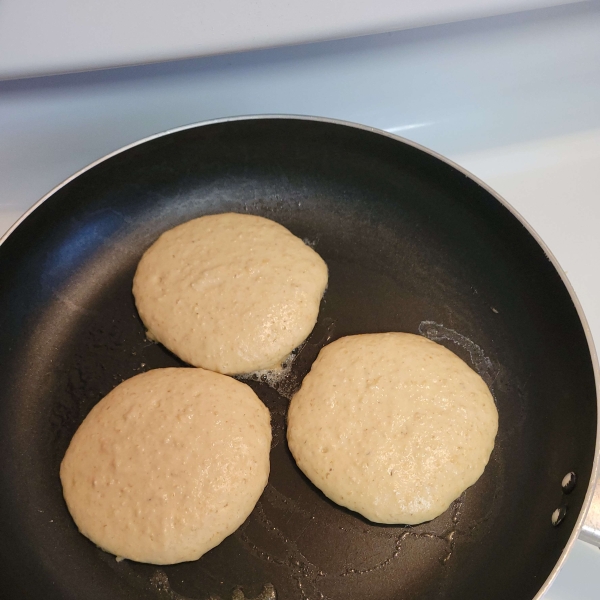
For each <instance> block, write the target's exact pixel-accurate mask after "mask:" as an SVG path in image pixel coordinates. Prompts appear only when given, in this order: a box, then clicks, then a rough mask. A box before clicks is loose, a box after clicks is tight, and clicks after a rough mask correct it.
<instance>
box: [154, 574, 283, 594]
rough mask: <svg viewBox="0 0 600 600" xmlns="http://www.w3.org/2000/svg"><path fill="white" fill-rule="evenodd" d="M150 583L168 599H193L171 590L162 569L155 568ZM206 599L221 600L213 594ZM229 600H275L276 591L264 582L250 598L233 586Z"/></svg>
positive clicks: (239, 588) (240, 589)
mask: <svg viewBox="0 0 600 600" xmlns="http://www.w3.org/2000/svg"><path fill="white" fill-rule="evenodd" d="M150 583H151V584H152V586H153V587H154V588H156V589H157V590H158V591H159V592H161V594H162V595H164V596H166V597H167V598H169V600H193V599H192V598H188V597H187V596H182V595H181V594H178V593H177V592H175V591H173V589H172V588H171V584H170V582H169V578H168V577H167V574H166V573H165V572H164V571H163V570H162V569H157V570H156V571H155V572H154V575H152V577H151V578H150ZM208 600H223V599H222V598H221V597H220V596H215V595H214V594H213V595H211V596H209V597H208ZM231 600H277V593H276V592H275V588H274V587H273V585H272V584H271V583H265V585H264V586H263V589H262V592H261V593H260V594H259V595H258V596H254V597H253V598H250V597H248V596H246V595H245V594H244V590H243V589H242V588H241V587H239V586H238V587H236V588H234V590H233V592H232V593H231Z"/></svg>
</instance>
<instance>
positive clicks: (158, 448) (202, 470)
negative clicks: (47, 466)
mask: <svg viewBox="0 0 600 600" xmlns="http://www.w3.org/2000/svg"><path fill="white" fill-rule="evenodd" d="M270 444H271V426H270V415H269V411H268V410H267V408H266V407H265V406H264V404H263V403H262V402H261V401H260V400H259V399H258V398H257V396H256V395H255V394H254V392H253V391H252V390H251V389H250V388H249V387H248V386H247V385H245V384H243V383H240V382H238V381H236V380H234V379H232V378H230V377H227V376H225V375H219V374H217V373H213V372H210V371H205V370H204V369H191V368H186V369H173V368H171V369H156V370H154V371H149V372H147V373H143V374H140V375H137V376H135V377H132V378H131V379H128V380H126V381H125V382H123V383H121V384H120V385H119V386H117V387H116V388H115V389H114V390H112V392H110V393H109V394H108V395H107V396H106V397H105V398H104V399H102V400H101V401H100V402H99V403H98V404H97V405H96V406H95V407H94V408H93V409H92V410H91V412H90V413H89V415H88V416H87V417H86V418H85V420H84V421H83V423H82V424H81V426H80V427H79V429H78V430H77V432H76V433H75V435H74V436H73V439H72V441H71V444H70V445H69V448H68V450H67V452H66V454H65V457H64V459H63V461H62V464H61V467H60V478H61V482H62V485H63V494H64V497H65V500H66V503H67V506H68V508H69V511H70V513H71V515H72V517H73V519H74V521H75V523H76V525H77V527H78V528H79V531H80V532H81V533H82V534H83V535H85V536H86V537H88V538H89V539H90V540H92V541H93V542H94V543H95V544H96V545H98V546H99V547H100V548H102V549H103V550H106V551H107V552H111V553H112V554H115V555H117V556H118V557H124V558H129V559H131V560H135V561H139V562H147V563H153V564H157V565H165V564H172V563H178V562H182V561H190V560H195V559H197V558H199V557H200V556H202V555H203V554H204V553H206V552H208V551H209V550H210V549H211V548H213V547H215V546H216V545H217V544H219V543H220V542H221V541H222V540H223V539H224V538H225V537H227V536H228V535H230V534H231V533H233V532H234V531H235V530H236V529H237V528H238V527H239V526H240V525H241V524H242V523H243V522H244V521H245V519H246V518H247V517H248V515H249V514H250V513H251V512H252V509H253V508H254V506H255V504H256V502H257V501H258V499H259V497H260V495H261V493H262V491H263V489H264V488H265V485H266V484H267V478H268V475H269V451H270Z"/></svg>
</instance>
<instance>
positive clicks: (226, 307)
mask: <svg viewBox="0 0 600 600" xmlns="http://www.w3.org/2000/svg"><path fill="white" fill-rule="evenodd" d="M326 286H327V265H326V264H325V263H324V262H323V260H322V259H321V257H320V256H319V255H318V254H317V253H316V252H315V251H314V250H313V249H312V248H310V247H309V246H307V245H306V244H305V243H304V242H303V241H302V240H301V239H299V238H297V237H296V236H294V235H293V234H292V233H290V232H289V231H288V230H287V229H286V228H285V227H283V226H281V225H279V224H278V223H275V222H274V221H271V220H269V219H264V218H262V217H256V216H252V215H241V214H236V213H225V214H219V215H210V216H205V217H200V218H199V219H194V220H192V221H188V222H187V223H184V224H183V225H179V226H178V227H175V228H174V229H171V230H169V231H167V232H166V233H163V234H162V235H161V236H160V238H158V240H157V241H156V242H155V243H154V244H153V245H152V246H151V247H150V248H149V249H148V250H147V251H146V253H145V254H144V256H143V257H142V259H141V261H140V263H139V265H138V268H137V272H136V274H135V278H134V280H133V294H134V296H135V302H136V306H137V309H138V311H139V314H140V316H141V318H142V321H143V322H144V324H145V326H146V327H147V329H148V333H149V336H150V337H152V338H154V339H156V340H158V341H159V342H161V343H162V344H164V345H165V346H166V347H167V348H168V349H169V350H171V351H172V352H174V353H175V354H176V355H177V356H179V357H180V358H182V359H183V360H185V361H186V362H188V363H190V364H192V365H195V366H197V367H203V368H205V369H210V370H212V371H217V372H219V373H227V374H230V375H234V374H241V373H250V372H252V371H257V370H262V369H269V368H277V367H278V366H279V365H280V364H281V362H282V361H283V360H284V359H285V358H286V357H287V355H288V354H289V353H290V352H291V351H292V350H293V349H294V348H296V347H297V346H298V345H299V344H300V343H302V342H303V341H304V340H305V339H306V338H307V337H308V335H309V334H310V332H311V331H312V329H313V327H314V325H315V323H316V320H317V315H318V313H319V304H320V302H321V297H322V296H323V292H324V291H325V288H326Z"/></svg>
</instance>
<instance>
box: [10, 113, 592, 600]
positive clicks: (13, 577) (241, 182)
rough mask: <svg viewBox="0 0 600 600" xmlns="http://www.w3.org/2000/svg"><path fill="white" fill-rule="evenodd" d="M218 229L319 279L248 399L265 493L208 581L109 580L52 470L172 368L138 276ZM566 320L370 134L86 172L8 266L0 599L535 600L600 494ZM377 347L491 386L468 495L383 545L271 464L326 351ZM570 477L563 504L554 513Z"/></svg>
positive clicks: (183, 574) (166, 155) (434, 162)
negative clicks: (139, 378) (458, 364)
mask: <svg viewBox="0 0 600 600" xmlns="http://www.w3.org/2000/svg"><path fill="white" fill-rule="evenodd" d="M226 211H235V212H247V213H251V214H258V215H262V216H265V217H268V218H271V219H274V220H275V221H278V222H279V223H281V224H283V225H285V226H286V227H288V228H289V229H290V230H291V231H292V232H293V233H295V234H296V235H298V236H300V237H302V238H305V239H306V240H307V241H308V242H309V243H311V244H313V245H314V247H315V248H316V250H317V251H318V252H319V253H320V254H321V256H322V257H323V258H324V259H325V261H326V262H327V264H328V266H329V270H330V279H329V287H328V290H327V292H326V294H325V297H324V299H323V302H322V305H321V312H320V315H319V320H318V323H317V325H316V327H315V330H314V331H313V333H312V335H311V336H310V338H309V339H308V342H307V343H306V345H305V346H303V347H302V348H301V349H300V350H299V351H298V353H297V356H296V359H295V361H294V364H293V367H292V369H291V372H290V374H289V375H288V376H287V378H286V379H284V380H283V381H281V382H279V383H273V382H269V381H263V380H261V379H258V380H257V379H249V380H247V381H248V382H249V384H250V385H251V386H252V388H253V389H254V390H255V391H256V392H257V394H258V395H259V397H260V398H261V399H262V400H263V401H264V402H265V403H266V405H267V406H268V407H269V409H270V410H271V413H272V419H273V427H274V440H273V449H272V456H271V461H272V462H271V476H270V482H269V485H268V487H267V489H266V490H265V493H264V494H263V496H262V498H261V500H260V501H259V503H258V505H257V507H256V509H255V510H254V512H253V513H252V515H251V516H250V517H249V519H248V520H247V522H246V523H245V524H244V525H243V526H242V527H241V529H240V530H239V531H238V532H236V533H235V534H234V535H232V536H230V537H229V538H227V539H226V540H225V541H224V542H223V543H222V544H221V545H220V546H218V547H217V548H215V549H214V550H212V551H211V552H209V553H208V554H206V555H205V556H204V557H202V558H201V559H200V560H198V561H196V562H191V563H183V564H179V565H173V566H165V567H160V568H159V567H156V566H152V565H146V564H137V563H132V562H130V561H122V562H117V561H116V560H115V558H114V557H113V556H111V555H109V554H106V553H104V552H102V551H101V550H99V549H98V548H96V547H95V546H94V544H92V543H91V542H90V541H88V540H87V539H86V538H84V537H83V536H82V535H80V534H79V533H78V532H77V529H76V527H75V525H74V523H73V522H72V520H71V518H70V516H69V514H68V511H67V509H66V506H65V504H64V501H63V498H62V492H61V486H60V481H59V477H58V469H59V464H60V461H61V459H62V457H63V455H64V452H65V450H66V448H67V446H68V444H69V441H70V439H71V437H72V435H73V433H74V432H75V430H76V429H77V427H78V426H79V424H80V423H81V421H82V420H83V418H84V417H85V415H86V414H87V413H88V412H89V410H90V409H91V408H92V406H94V404H95V403H96V402H98V401H99V400H100V399H101V398H102V397H103V396H104V395H105V394H106V393H107V392H109V391H110V390H111V389H112V388H113V387H115V385H117V384H118V383H119V382H121V381H122V380H124V379H126V378H128V377H131V376H133V375H135V374H136V373H139V372H141V371H144V370H148V369H153V368H157V367H166V366H184V365H183V364H182V363H181V362H180V361H179V360H178V359H177V358H176V357H175V356H173V355H172V354H170V353H169V352H168V351H166V350H165V349H164V348H163V347H162V346H159V345H157V344H154V343H151V342H149V341H148V340H146V338H145V335H144V329H143V326H142V324H141V322H140V320H139V317H138V315H137V313H136V310H135V306H134V302H133V298H132V294H131V281H132V277H133V273H134V271H135V267H136V264H137V262H138V260H139V258H140V257H141V255H142V253H143V251H144V250H145V249H146V248H147V247H148V246H149V245H150V244H151V243H152V242H153V241H154V240H155V239H156V238H157V236H158V235H159V234H160V233H161V232H163V231H165V230H166V229H168V228H170V227H173V226H174V225H176V224H178V223H181V222H183V221H186V220H188V219H191V218H193V217H197V216H200V215H204V214H210V213H220V212H226ZM574 302H575V301H574V297H573V295H572V293H570V289H569V288H568V284H566V282H565V280H564V279H563V277H562V276H561V274H560V272H559V271H558V270H557V266H556V264H555V263H554V262H553V260H552V259H551V258H549V256H548V255H547V251H546V250H545V249H544V247H543V245H541V242H540V241H539V239H536V237H535V235H534V234H533V233H532V231H531V230H530V229H529V228H528V226H527V225H526V224H525V223H524V222H523V220H522V219H520V218H519V217H518V215H516V214H515V213H514V211H512V209H510V208H509V207H508V206H507V205H506V204H505V203H504V202H503V201H501V199H500V198H499V197H498V196H496V195H494V194H493V193H492V192H491V191H490V190H489V189H487V188H486V187H485V186H484V185H483V184H482V183H481V182H478V181H476V180H475V179H474V178H472V177H471V176H469V175H468V174H466V173H465V172H464V171H461V170H460V169H458V168H457V167H456V166H454V165H452V164H450V163H448V162H447V161H445V160H443V159H441V157H439V156H436V155H435V154H433V153H431V152H429V151H426V150H425V149H423V148H420V147H418V146H416V145H415V144H412V143H410V142H406V141H402V140H400V139H399V138H396V137H394V136H390V135H387V134H384V133H382V132H377V131H374V130H371V129H368V128H365V127H359V126H350V125H349V124H342V123H337V122H332V121H327V120H324V119H305V118H289V117H288V118H282V117H270V118H250V119H233V120H227V121H222V122H214V123H208V124H203V125H202V126H192V127H188V128H183V129H180V130H177V131H174V132H168V133H166V134H162V135H159V136H155V137H153V138H150V139H148V140H145V141H144V142H143V143H139V144H134V145H132V146H130V147H128V148H126V149H124V150H121V151H119V152H116V153H114V154H112V155H110V156H108V157H107V158H105V159H103V160H101V161H98V162H97V163H95V164H94V165H92V166H91V167H89V168H87V169H85V170H84V171H82V172H81V173H79V174H77V175H76V176H74V177H73V178H71V179H70V180H68V181H67V182H66V183H64V184H63V185H61V186H59V187H58V188H57V189H56V190H54V191H53V192H52V193H51V194H49V195H48V196H47V197H46V198H45V199H44V200H43V201H42V202H40V203H39V204H38V205H37V206H36V207H35V209H34V210H32V211H31V212H30V213H29V214H28V216H27V217H26V218H25V219H24V220H22V221H21V222H20V223H19V224H18V226H16V227H15V228H14V229H13V231H12V233H11V234H10V235H9V236H8V237H7V238H6V239H5V240H4V242H3V244H2V246H1V247H0V331H1V340H0V365H1V367H0V368H1V375H0V444H1V447H0V450H1V454H0V460H1V467H2V471H1V472H2V481H1V487H0V551H1V563H0V564H1V570H2V578H1V586H0V596H2V597H5V598H34V599H37V598H40V599H41V598H43V599H44V600H54V599H61V600H66V599H77V600H81V599H82V598H85V599H87V600H100V599H110V600H121V599H127V600H137V599H140V600H141V599H150V598H158V599H161V598H164V599H171V600H189V599H198V600H200V599H202V600H207V599H208V598H211V599H216V598H220V599H222V600H230V599H232V598H233V599H234V600H239V599H242V598H246V599H251V598H252V599H261V600H268V599H271V598H275V595H276V596H277V598H279V599H280V600H302V599H311V600H313V599H315V600H316V599H320V598H324V599H330V600H354V599H356V600H367V599H372V600H392V599H394V600H399V599H407V600H408V599H413V598H419V599H425V598H445V599H461V600H466V599H477V600H480V599H482V598H486V599H487V600H496V599H497V600H506V599H507V598H511V600H519V599H523V600H531V599H532V598H534V597H535V596H536V594H541V593H542V592H543V589H544V588H545V586H547V582H548V581H550V580H551V578H552V577H553V575H554V574H555V573H556V570H557V568H558V567H559V566H560V563H561V561H562V559H564V556H565V555H566V553H567V552H568V549H569V547H570V545H571V544H572V543H573V541H574V539H575V537H576V535H577V533H578V531H579V529H580V527H581V523H582V520H583V513H584V512H585V509H586V508H587V505H588V504H589V500H590V497H591V490H592V488H593V479H594V475H595V445H596V430H597V404H596V387H595V365H594V359H593V358H592V357H593V351H592V350H591V342H590V339H589V332H587V330H586V328H585V326H584V325H583V323H582V316H581V314H580V311H579V310H578V308H577V306H576V304H575V303H574ZM384 331H407V332H412V333H420V334H422V335H426V336H427V337H429V338H430V339H433V340H436V341H438V342H440V343H442V344H444V345H446V346H447V347H449V348H450V349H451V350H453V351H454V352H456V353H457V354H458V355H459V356H461V357H462V358H463V359H464V360H466V361H467V363H469V364H470V365H472V366H473V368H475V369H476V370H477V371H478V372H479V373H480V374H481V375H482V377H483V378H484V379H485V381H486V382H487V384H488V385H489V386H490V388H491V390H492V392H493V394H494V398H495V400H496V402H497V405H498V411H499V415H500V428H499V433H498V437H497V441H496V446H495V449H494V452H493V454H492V457H491V460H490V463H489V464H488V466H487V468H486V470H485V473H484V474H483V476H482V477H481V479H480V480H479V481H478V482H477V483H476V484H475V485H474V486H473V487H471V488H470V489H468V490H467V491H466V492H465V493H464V494H463V495H462V496H461V497H460V498H459V499H458V500H457V501H456V502H454V503H453V504H452V506H451V507H450V508H449V509H448V511H446V513H444V514H443V515H442V516H440V517H439V518H437V519H435V520H433V521H431V522H429V523H424V524H422V525H418V526H414V527H408V526H382V525H375V524H372V523H369V522H368V521H366V520H364V519H362V518H361V517H360V516H358V515H357V514H355V513H352V512H350V511H346V510H344V509H342V508H340V507H338V506H336V505H334V504H332V503H331V502H330V501H328V500H327V499H326V498H325V497H324V496H323V495H322V494H321V493H320V492H319V491H318V490H317V489H315V488H314V487H313V486H312V485H311V484H310V483H309V482H308V480H307V479H306V478H305V477H304V476H303V475H302V474H301V473H300V471H299V470H298V469H297V468H296V466H295V464H294V462H293V460H292V458H291V456H290V453H289V450H288V448H287V445H286V443H285V413H286V409H287V405H288V401H289V398H290V396H291V395H292V394H293V392H294V391H295V389H297V387H298V386H299V384H300V382H301V380H302V378H303V376H304V375H305V374H306V373H307V372H308V370H309V368H310V365H311V363H312V361H313V360H314V359H315V357H316V355H317V353H318V351H319V350H320V348H321V347H322V346H323V345H324V344H326V343H327V342H328V341H330V340H333V339H335V338H338V337H340V336H343V335H348V334H356V333H364V332H384ZM570 472H574V473H575V474H576V485H575V487H574V489H572V491H570V493H566V492H565V490H564V489H563V487H562V486H561V482H562V480H563V478H564V477H565V475H566V474H568V473H570ZM570 487H572V486H570ZM570 487H569V488H567V490H569V489H570ZM557 509H559V510H558V512H556V511H557ZM553 513H554V514H555V517H556V516H557V515H558V517H559V519H558V521H559V523H558V524H557V525H554V524H553V522H552V515H553ZM556 520H557V519H556V518H555V521H556Z"/></svg>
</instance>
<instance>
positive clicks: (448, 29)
mask: <svg viewBox="0 0 600 600" xmlns="http://www.w3.org/2000/svg"><path fill="white" fill-rule="evenodd" d="M0 14H1V13H0ZM598 107H600V2H589V3H583V4H573V5H571V6H568V7H558V8H553V9H546V10H541V11H534V12H530V13H522V14H521V15H510V16H505V17H495V18H489V19H480V20H476V21H470V22H465V23H455V24H449V25H444V26H435V27H426V28H422V29H414V30H411V31H405V32H399V33H392V34H382V35H377V36H370V37H365V38H360V39H355V40H346V41H338V42H328V43H319V44H311V45H307V46H298V47H295V48H285V49H283V48H282V49H277V50H267V51H259V52H252V53H245V54H238V55H230V56H221V57H213V58H205V59H196V60H189V61H182V62H175V63H170V64H163V65H154V66H143V67H136V68H125V69H120V70H112V71H104V72H95V73H82V74H79V75H65V76H55V77H49V78H38V79H30V80H22V81H6V82H1V81H0V233H1V232H3V231H4V230H6V229H7V228H8V227H9V226H10V225H11V223H12V222H14V221H15V220H16V219H17V218H18V217H19V216H20V215H21V214H22V213H23V212H24V211H25V210H27V208H29V206H31V205H32V204H33V203H34V202H35V201H36V200H37V199H38V198H39V197H41V196H42V195H44V194H45V193H46V192H47V191H49V190H50V189H51V188H52V187H54V186H55V185H57V184H58V183H60V182H61V181H62V180H63V179H65V178H66V177H68V176H69V175H71V174H72V173H74V172H76V171H78V170H79V169H81V168H82V167H84V166H85V165H87V164H88V163H90V162H92V161H94V160H96V159H97V158H100V157H101V156H103V155H105V154H106V153H108V152H111V151H113V150H115V149H117V148H119V147H121V146H123V145H125V144H128V143H131V142H133V141H135V140H137V139H140V138H143V137H146V136H148V135H151V134H153V133H156V132H159V131H163V130H167V129H170V128H174V127H177V126H180V125H184V124H187V123H192V122H196V121H201V120H206V119H212V118H218V117H225V116H234V115H241V114H274V113H288V114H312V115H320V116H327V117H334V118H340V119H345V120H350V121H356V122H360V123H364V124H368V125H372V126H374V127H379V128H381V129H386V130H388V131H392V132H395V133H398V134H400V135H403V136H405V137H408V138H410V139H413V140H415V141H417V142H419V143H422V144H424V145H426V146H428V147H430V148H432V149H434V150H436V151H438V152H440V153H442V154H444V155H446V156H448V157H449V158H451V159H453V160H454V161H456V162H458V163H459V164H461V165H463V166H464V167H466V168H467V169H469V170H470V171H472V172H473V173H475V174H476V175H478V176H479V177H480V178H481V179H483V180H484V181H486V182H487V183H488V184H490V185H491V186H492V187H493V188H494V189H496V190H497V191H498V192H499V193H500V194H502V195H503V196H504V197H505V198H506V199H507V200H508V201H509V202H510V203H511V204H512V205H513V206H514V207H515V208H516V209H517V210H518V211H519V212H520V213H521V214H522V215H523V216H524V217H525V218H526V219H527V220H528V221H529V223H530V224H531V225H532V226H533V227H534V228H535V229H536V230H537V231H538V233H539V234H540V235H541V237H542V238H543V239H544V241H545V242H546V243H547V245H548V246H549V247H550V249H551V250H552V252H553V253H554V254H555V255H556V257H557V259H558V261H559V262H560V264H561V265H562V266H563V268H564V269H565V270H566V271H567V274H568V277H569V279H570V280H571V282H572V284H573V286H574V288H575V291H576V293H577V295H578V297H579V299H580V301H581V304H582V305H583V308H584V311H585V313H586V315H587V318H588V321H589V323H590V326H591V330H592V333H593V336H594V338H595V340H596V344H597V345H599V346H600V279H599V278H598V277H597V276H596V265H597V263H599V262H600V235H599V234H598V231H600V196H599V191H598V190H600V110H599V109H598ZM598 597H600V550H598V549H597V548H594V547H592V546H589V545H587V544H585V543H583V542H577V543H576V544H575V547H574V549H573V552H572V554H571V555H570V556H569V558H568V560H567V562H566V565H565V567H564V569H563V571H562V572H561V573H560V574H559V576H558V578H557V580H556V582H555V583H554V585H553V586H552V587H551V588H550V590H549V591H548V592H547V594H546V599H547V600H596V599H597V598H598Z"/></svg>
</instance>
